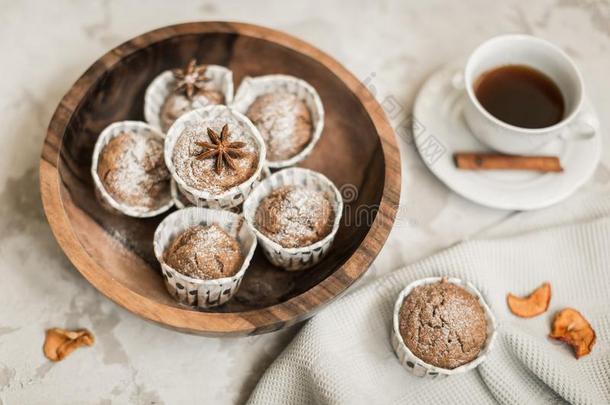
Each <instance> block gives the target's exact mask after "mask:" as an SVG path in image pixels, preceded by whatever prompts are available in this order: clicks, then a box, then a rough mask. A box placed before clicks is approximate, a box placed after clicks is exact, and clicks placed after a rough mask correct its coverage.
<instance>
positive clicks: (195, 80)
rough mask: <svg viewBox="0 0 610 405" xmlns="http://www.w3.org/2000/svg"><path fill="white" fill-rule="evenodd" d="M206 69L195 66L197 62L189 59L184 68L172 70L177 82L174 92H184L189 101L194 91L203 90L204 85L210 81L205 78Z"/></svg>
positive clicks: (201, 66) (205, 67) (204, 66)
mask: <svg viewBox="0 0 610 405" xmlns="http://www.w3.org/2000/svg"><path fill="white" fill-rule="evenodd" d="M206 69H207V66H206V65H199V66H197V60H196V59H191V60H190V61H189V63H188V65H187V66H186V68H184V69H174V70H172V73H173V75H174V77H175V78H176V80H177V83H176V91H182V90H184V93H185V94H186V97H187V98H188V99H189V100H190V99H191V98H193V95H194V94H195V90H203V88H204V85H205V83H206V82H208V81H210V79H208V78H206V77H205V71H206Z"/></svg>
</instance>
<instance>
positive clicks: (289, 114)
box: [231, 75, 324, 168]
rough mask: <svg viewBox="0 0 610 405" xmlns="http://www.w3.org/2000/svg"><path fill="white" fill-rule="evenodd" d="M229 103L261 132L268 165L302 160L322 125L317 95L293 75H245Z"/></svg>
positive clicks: (312, 146) (286, 165)
mask: <svg viewBox="0 0 610 405" xmlns="http://www.w3.org/2000/svg"><path fill="white" fill-rule="evenodd" d="M231 106H232V107H233V108H234V109H236V110H237V111H239V112H241V113H242V114H244V115H246V116H247V117H248V118H249V119H250V121H252V123H253V124H254V125H255V126H256V128H257V129H258V131H259V132H260V134H261V137H262V138H263V139H264V141H265V145H266V147H267V162H268V163H267V164H268V166H269V167H271V168H284V167H289V166H293V165H295V164H297V163H298V162H300V161H302V160H303V159H305V158H306V157H307V156H308V155H309V153H311V151H312V150H313V148H314V147H315V145H316V143H317V141H318V140H319V139H320V136H321V134H322V129H323V127H324V108H323V107H322V101H321V99H320V96H319V95H318V93H317V92H316V90H315V89H314V88H313V87H312V86H311V85H310V84H309V83H307V82H305V81H304V80H301V79H298V78H296V77H293V76H287V75H267V76H259V77H254V78H252V77H246V78H245V79H244V80H242V83H241V85H240V86H239V89H238V90H237V94H236V95H235V100H234V102H233V103H232V104H231Z"/></svg>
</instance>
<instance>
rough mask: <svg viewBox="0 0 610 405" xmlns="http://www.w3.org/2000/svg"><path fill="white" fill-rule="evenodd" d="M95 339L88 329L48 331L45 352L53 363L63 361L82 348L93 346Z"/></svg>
mask: <svg viewBox="0 0 610 405" xmlns="http://www.w3.org/2000/svg"><path fill="white" fill-rule="evenodd" d="M94 341H95V338H94V337H93V334H92V333H91V332H89V331H88V330H87V329H81V330H75V331H71V330H64V329H59V328H53V329H49V330H47V335H46V337H45V341H44V346H43V351H44V355H45V356H46V357H47V358H48V359H49V360H52V361H61V360H63V359H65V358H66V357H67V356H68V355H69V354H70V353H72V352H73V351H74V350H76V349H78V348H79V347H81V346H91V345H93V343H94Z"/></svg>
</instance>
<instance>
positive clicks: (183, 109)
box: [160, 59, 225, 132]
mask: <svg viewBox="0 0 610 405" xmlns="http://www.w3.org/2000/svg"><path fill="white" fill-rule="evenodd" d="M206 69H207V66H205V65H197V61H196V60H195V59H191V60H190V61H189V64H188V65H187V66H186V68H184V69H174V70H172V74H173V75H174V80H175V88H174V90H173V91H172V93H171V94H170V95H169V96H168V97H167V99H166V100H165V102H164V103H163V105H162V106H161V117H160V119H161V129H162V130H163V132H167V130H168V129H169V127H171V126H172V124H173V123H174V122H175V121H176V120H177V119H178V118H180V117H181V116H182V115H183V114H184V113H187V112H189V111H191V110H193V109H194V108H195V107H194V106H198V107H205V106H207V105H214V104H224V102H225V98H224V96H223V94H222V93H221V92H220V91H218V90H212V89H206V82H208V81H210V79H209V78H207V77H206V74H205V73H206Z"/></svg>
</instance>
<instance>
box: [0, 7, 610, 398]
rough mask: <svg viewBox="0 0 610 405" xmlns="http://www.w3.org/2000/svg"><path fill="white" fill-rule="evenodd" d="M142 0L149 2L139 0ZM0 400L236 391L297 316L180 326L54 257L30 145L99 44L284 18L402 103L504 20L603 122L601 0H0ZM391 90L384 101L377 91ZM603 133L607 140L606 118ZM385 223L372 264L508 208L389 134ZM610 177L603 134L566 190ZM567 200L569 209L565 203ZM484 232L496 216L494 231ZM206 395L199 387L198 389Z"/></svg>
mask: <svg viewBox="0 0 610 405" xmlns="http://www.w3.org/2000/svg"><path fill="white" fill-rule="evenodd" d="M144 5H146V6H144ZM0 9H1V10H2V11H0V51H1V54H2V57H3V63H2V64H1V65H0V74H1V77H2V78H3V79H2V80H1V81H0V94H2V98H1V99H0V122H1V123H2V125H3V131H2V132H1V133H0V156H1V158H0V230H1V232H0V259H1V260H0V274H1V276H2V277H1V281H0V308H1V309H0V314H1V315H0V404H2V405H5V404H25V403H27V404H55V403H57V404H72V403H74V404H81V403H83V404H85V403H86V404H90V403H93V404H109V403H136V404H153V403H154V404H174V403H185V402H187V401H188V402H199V401H196V400H197V399H198V398H201V399H207V400H210V401H213V402H215V403H234V402H237V403H240V402H243V401H244V400H245V399H246V398H247V396H248V394H249V392H250V391H251V389H252V387H253V385H254V384H255V382H256V380H257V378H258V376H259V375H260V374H261V372H262V371H263V370H264V369H265V367H266V366H267V365H268V364H269V363H270V362H271V361H272V360H273V358H274V357H275V356H276V355H277V354H278V353H279V352H280V351H281V349H282V348H283V347H284V346H285V345H286V343H287V342H288V341H289V340H290V338H291V337H292V336H293V334H294V333H295V332H296V331H297V329H298V327H297V328H292V329H291V330H288V331H284V332H281V333H275V334H272V335H265V336H260V337H253V338H245V339H211V338H202V337H196V336H189V335H183V334H179V333H176V332H172V331H169V330H166V329H163V328H161V327H158V326H155V325H153V324H150V323H147V322H144V321H142V320H140V319H139V318H137V317H135V316H133V315H131V314H130V313H129V312H127V311H125V310H123V309H122V308H119V307H118V306H117V305H115V304H113V303H112V302H110V301H108V300H107V299H106V298H104V297H103V296H102V295H101V294H99V293H98V292H97V291H96V290H95V289H94V288H93V287H91V286H90V285H89V284H88V283H87V282H86V281H85V280H84V279H83V278H82V277H81V276H80V275H79V274H78V272H77V271H76V270H75V269H74V268H73V267H72V265H71V264H70V263H69V262H68V260H67V259H66V258H65V257H64V255H63V254H62V252H61V250H60V249H59V247H58V245H57V243H56V242H55V240H54V239H53V236H52V234H51V231H50V229H49V227H48V225H47V223H46V221H45V218H44V215H43V211H42V207H41V202H40V196H39V191H38V176H37V168H38V158H39V153H40V149H41V145H42V141H43V138H44V135H45V130H46V126H47V124H48V122H49V120H50V118H51V115H52V113H53V111H54V109H55V107H56V105H57V102H58V101H59V100H60V98H61V97H62V95H63V94H64V92H65V91H66V90H67V89H68V88H69V86H70V85H71V84H72V82H73V81H74V80H76V78H77V77H78V76H79V75H80V74H81V73H82V72H83V71H84V70H85V69H86V67H87V66H88V65H90V64H91V63H92V62H93V61H94V60H95V59H96V58H97V57H99V56H100V55H101V54H103V53H104V52H106V51H107V50H108V49H110V48H112V47H114V46H116V45H118V44H119V43H121V42H122V41H124V40H127V39H129V38H131V37H133V36H135V35H137V34H140V33H142V32H144V31H148V30H150V29H153V28H157V27H160V26H163V25H168V24H174V23H179V22H184V21H192V20H206V19H219V20H222V19H229V20H238V21H247V22H252V23H257V24H262V25H267V26H270V27H272V28H276V29H280V30H283V31H286V32H288V33H290V34H293V35H296V36H298V37H300V38H302V39H304V40H306V41H309V42H311V43H313V44H314V45H316V46H318V47H320V48H321V49H323V50H324V51H326V52H328V53H330V54H331V55H333V56H335V57H336V58H337V59H338V60H339V61H340V62H342V63H344V64H345V65H346V66H347V68H348V69H350V70H351V71H353V72H354V73H355V74H356V75H357V76H358V77H360V78H361V79H362V80H364V81H366V82H367V83H368V86H369V87H370V88H371V89H373V91H374V92H375V93H376V96H377V97H378V99H379V101H380V102H384V101H387V97H392V98H393V101H394V102H395V104H396V105H399V106H400V108H401V111H400V112H399V113H393V114H392V116H391V120H392V123H393V124H394V125H395V126H397V127H399V126H400V124H401V122H402V120H403V119H404V118H405V117H407V116H408V111H409V110H410V108H411V106H412V104H413V99H414V96H415V94H416V92H417V89H418V88H419V87H420V86H421V84H422V83H423V81H424V80H425V78H426V77H427V76H428V75H429V74H430V73H431V72H432V71H433V70H434V69H436V68H437V67H439V66H441V65H442V64H443V63H444V62H446V61H448V60H450V59H452V58H454V57H457V56H460V55H462V54H463V53H465V52H468V51H469V50H470V49H471V48H473V47H474V46H475V45H476V44H478V43H479V42H481V41H483V40H484V39H486V38H488V37H490V36H493V35H497V34H502V33H514V32H523V33H531V34H534V35H539V36H541V37H543V38H546V39H549V40H551V41H552V42H555V43H557V44H558V45H560V46H562V47H563V48H564V49H565V50H566V51H567V52H568V53H569V54H570V55H571V56H572V57H573V58H574V59H575V61H576V62H577V64H578V65H579V67H580V68H581V69H582V72H583V74H584V77H585V81H586V84H587V90H588V92H589V95H590V98H591V100H592V101H593V104H594V105H595V107H596V109H597V110H598V112H599V114H600V117H601V120H602V125H603V127H604V128H608V127H609V126H610V80H608V72H609V71H610V57H609V53H610V3H608V2H604V1H577V0H549V1H532V0H529V1H516V0H513V1H509V2H504V3H503V4H502V5H499V4H497V3H496V2H490V1H487V0H463V1H454V2H440V1H426V2H422V1H417V0H410V1H401V0H396V1H351V2H349V3H348V2H342V1H321V0H320V1H299V2H286V1H259V2H256V4H255V2H252V1H246V0H243V1H241V0H240V1H214V2H195V1H192V2H180V3H177V2H167V1H161V0H156V1H148V2H138V1H125V2H119V1H112V0H99V1H88V2H82V1H77V0H61V1H54V2H44V1H10V0H2V1H1V2H0ZM387 105H389V104H387ZM604 138H605V139H604V142H605V144H606V145H608V144H610V139H608V137H607V135H606V133H604ZM400 142H401V149H402V151H401V153H402V159H403V167H402V169H403V176H404V180H403V195H402V203H401V209H400V215H399V218H398V221H397V224H396V226H395V228H394V230H393V232H392V234H391V236H390V239H389V240H388V243H387V244H386V246H385V248H384V250H383V251H382V253H381V255H380V256H379V258H378V259H377V261H376V262H375V265H374V266H373V267H372V268H371V270H370V271H369V272H368V273H367V275H366V277H365V281H363V282H366V279H368V280H370V279H372V278H374V277H378V276H380V275H382V274H385V273H387V272H389V271H391V270H392V269H394V268H396V267H398V266H400V265H403V264H406V263H410V262H413V261H415V260H417V259H419V258H421V257H424V256H426V255H429V254H431V253H433V252H435V251H438V250H440V249H442V248H444V247H446V246H449V245H452V244H454V243H456V242H459V241H460V240H463V239H465V238H470V237H476V235H477V234H480V233H482V232H489V231H490V230H491V231H493V229H494V228H495V227H497V226H500V227H501V224H502V222H503V221H504V220H505V219H506V218H508V217H513V218H514V217H515V215H520V214H518V213H512V212H506V211H498V210H493V209H488V208H484V207H481V206H478V205H475V204H473V203H470V202H468V201H466V200H464V199H462V198H461V197H459V196H457V195H456V194H454V193H452V192H450V191H449V190H448V189H447V188H446V187H444V186H443V185H442V184H441V183H440V182H439V181H438V180H436V179H435V178H434V177H433V176H432V175H431V174H430V173H429V172H428V170H427V169H426V168H425V166H424V165H423V162H422V161H421V159H420V158H419V156H418V155H417V153H416V152H415V150H414V148H413V145H412V143H410V142H407V141H405V139H401V141H400ZM609 189H610V148H605V149H604V151H603V152H602V164H601V165H600V166H599V167H598V169H597V171H596V173H595V175H594V177H593V178H592V179H591V181H590V182H589V183H587V184H586V185H585V186H584V187H583V188H582V189H581V190H579V192H578V194H579V195H578V196H576V197H575V198H583V196H584V197H585V198H586V196H587V195H591V196H593V195H594V194H599V193H607V192H608V191H609ZM568 214H569V213H568ZM492 233H493V232H492ZM51 326H65V327H87V328H90V329H91V330H92V331H93V332H94V333H95V335H96V337H97V339H98V340H97V343H96V344H95V346H94V347H93V348H90V349H86V350H79V351H77V352H75V353H74V354H73V355H72V356H71V357H70V358H68V359H67V360H66V361H64V362H61V363H58V364H52V363H50V362H48V361H47V360H46V359H45V358H44V357H43V355H42V351H41V345H42V342H43V336H44V330H45V329H46V328H48V327H51ZM202 402H203V401H202Z"/></svg>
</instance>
